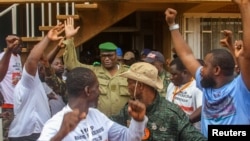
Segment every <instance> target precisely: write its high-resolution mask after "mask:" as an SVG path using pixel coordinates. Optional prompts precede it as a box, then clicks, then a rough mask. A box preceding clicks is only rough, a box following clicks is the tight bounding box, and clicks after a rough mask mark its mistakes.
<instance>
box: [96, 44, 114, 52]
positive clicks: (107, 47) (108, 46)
mask: <svg viewBox="0 0 250 141" xmlns="http://www.w3.org/2000/svg"><path fill="white" fill-rule="evenodd" d="M99 49H100V51H116V49H117V46H116V45H115V44H114V43H112V42H105V43H101V44H100V45H99Z"/></svg>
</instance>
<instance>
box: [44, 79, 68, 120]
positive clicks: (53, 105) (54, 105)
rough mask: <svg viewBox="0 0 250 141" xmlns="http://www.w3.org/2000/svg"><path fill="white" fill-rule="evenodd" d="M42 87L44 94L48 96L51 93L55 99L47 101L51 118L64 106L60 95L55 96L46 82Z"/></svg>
mask: <svg viewBox="0 0 250 141" xmlns="http://www.w3.org/2000/svg"><path fill="white" fill-rule="evenodd" d="M43 87H44V90H45V93H46V94H47V95H48V94H50V93H53V94H54V95H55V97H56V99H50V100H49V106H50V111H51V116H53V115H55V114H56V113H57V112H59V111H60V110H62V108H63V107H64V106H65V103H64V102H63V99H62V97H61V96H60V95H58V94H56V93H55V92H54V91H53V90H52V89H51V88H50V87H49V86H48V84H47V83H46V82H43Z"/></svg>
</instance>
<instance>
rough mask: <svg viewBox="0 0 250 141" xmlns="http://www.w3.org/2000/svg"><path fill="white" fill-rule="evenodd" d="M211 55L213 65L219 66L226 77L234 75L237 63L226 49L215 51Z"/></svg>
mask: <svg viewBox="0 0 250 141" xmlns="http://www.w3.org/2000/svg"><path fill="white" fill-rule="evenodd" d="M209 53H211V54H212V56H213V60H212V62H211V63H212V65H213V66H214V67H215V66H219V67H220V68H221V70H222V72H223V74H224V75H225V76H231V75H233V74H234V67H235V62H234V58H233V56H232V54H231V53H230V52H229V51H227V50H225V49H213V50H211V51H210V52H209Z"/></svg>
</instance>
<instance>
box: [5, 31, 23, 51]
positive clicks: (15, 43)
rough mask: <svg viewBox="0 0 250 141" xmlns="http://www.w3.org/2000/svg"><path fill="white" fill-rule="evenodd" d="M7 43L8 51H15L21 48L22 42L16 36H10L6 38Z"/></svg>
mask: <svg viewBox="0 0 250 141" xmlns="http://www.w3.org/2000/svg"><path fill="white" fill-rule="evenodd" d="M5 40H6V43H7V49H8V50H11V51H12V50H14V49H16V48H18V47H19V44H20V43H21V40H20V38H19V37H17V36H16V35H8V36H7V37H6V38H5Z"/></svg>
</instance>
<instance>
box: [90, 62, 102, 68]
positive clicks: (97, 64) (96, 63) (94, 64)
mask: <svg viewBox="0 0 250 141" xmlns="http://www.w3.org/2000/svg"><path fill="white" fill-rule="evenodd" d="M92 65H93V66H94V67H95V66H101V63H100V62H97V61H95V62H94V63H93V64H92Z"/></svg>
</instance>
